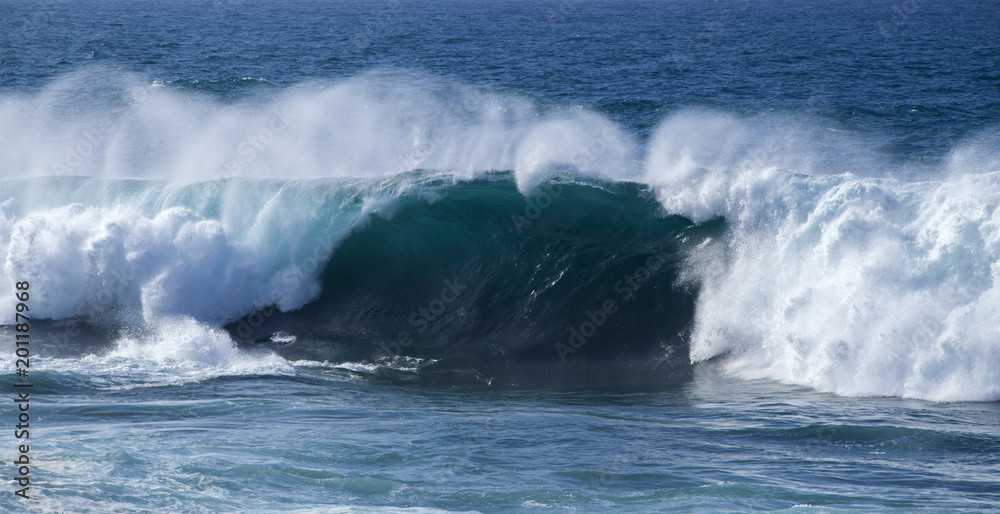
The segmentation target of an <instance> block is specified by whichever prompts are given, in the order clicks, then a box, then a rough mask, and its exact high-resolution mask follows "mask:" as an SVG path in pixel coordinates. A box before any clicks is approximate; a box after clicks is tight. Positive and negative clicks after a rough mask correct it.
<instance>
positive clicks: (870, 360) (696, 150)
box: [647, 115, 1000, 400]
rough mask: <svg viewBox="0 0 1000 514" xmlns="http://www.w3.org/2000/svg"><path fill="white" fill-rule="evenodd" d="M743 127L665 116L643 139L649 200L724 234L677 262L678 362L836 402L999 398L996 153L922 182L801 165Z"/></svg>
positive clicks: (967, 159)
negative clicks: (682, 312)
mask: <svg viewBox="0 0 1000 514" xmlns="http://www.w3.org/2000/svg"><path fill="white" fill-rule="evenodd" d="M755 121H756V120H742V121H740V120H734V119H731V118H725V117H718V116H708V117H698V116H691V115H684V116H679V117H675V118H671V119H669V120H667V121H666V122H665V123H664V124H663V126H662V127H661V130H660V132H659V133H658V134H657V135H656V136H655V138H654V141H653V144H652V145H651V149H650V156H649V158H648V168H647V173H648V176H647V181H648V182H649V183H651V184H654V185H656V186H657V187H658V191H659V194H660V196H661V199H662V201H663V203H664V205H665V206H667V207H668V208H670V209H671V210H672V211H673V212H678V213H680V214H684V215H686V216H689V217H691V218H693V219H699V220H704V219H708V218H710V217H712V216H725V217H726V219H727V220H728V221H729V223H730V224H731V226H732V229H733V233H732V236H731V238H730V239H729V240H728V241H722V242H716V243H715V244H714V245H707V246H706V247H703V248H702V249H701V251H700V252H699V253H697V254H696V255H695V256H694V257H693V259H692V261H691V263H690V264H691V267H690V268H691V269H690V270H689V271H690V272H691V273H693V274H694V275H697V277H698V280H699V282H700V283H701V285H702V290H701V294H700V298H699V301H698V306H697V314H696V327H695V331H694V334H693V337H692V343H691V359H692V361H702V360H706V359H710V358H713V357H716V356H720V355H724V354H725V357H724V359H723V362H722V365H723V368H724V369H726V370H727V371H729V372H730V373H733V374H735V375H737V376H740V377H745V378H771V379H777V380H781V381H784V382H789V383H795V384H803V385H809V386H812V387H815V388H817V389H820V390H824V391H831V392H835V393H839V394H845V395H891V396H904V397H914V398H924V399H933V400H997V399H1000V332H998V330H1000V282H998V279H1000V210H998V206H1000V166H998V165H997V161H996V160H995V159H992V158H989V157H990V156H995V155H996V154H995V153H991V152H990V151H987V150H984V149H982V148H979V147H977V146H975V145H976V144H975V143H972V145H971V146H966V147H963V148H962V149H960V150H958V151H956V152H955V154H954V155H953V157H952V159H950V161H949V167H950V170H949V172H947V173H936V174H933V176H932V177H931V178H929V179H926V180H919V179H917V180H914V179H910V180H898V179H892V178H876V177H871V176H867V177H866V176H864V174H857V173H851V171H852V170H851V169H849V168H847V167H845V168H843V169H836V168H830V167H826V168H823V169H819V170H815V169H810V168H809V166H804V165H802V164H801V163H808V162H813V163H815V162H817V161H818V159H810V158H808V155H806V156H805V157H806V158H805V159H803V154H804V150H805V151H815V149H814V148H811V147H809V146H805V148H797V147H795V140H796V138H797V139H798V140H802V139H803V137H802V136H801V135H797V136H794V137H793V136H792V135H789V136H787V137H786V138H785V139H784V141H785V142H784V143H774V142H773V140H772V139H771V138H774V137H775V132H774V131H771V130H768V129H767V127H766V124H767V120H763V121H762V122H761V123H762V124H763V125H765V127H764V128H763V129H761V128H760V127H756V126H755ZM806 139H807V140H808V137H806ZM846 143H847V142H846V141H845V144H844V145H843V148H841V151H842V153H843V154H844V155H848V156H850V155H851V152H852V150H853V151H855V152H856V149H852V148H851V146H850V145H849V144H846ZM757 149H765V151H762V152H761V151H758V150H757ZM854 164H856V163H854ZM875 164H876V163H872V164H871V165H872V166H874V165H875ZM803 171H811V173H810V174H802V172H803ZM935 177H944V178H935ZM720 246H721V248H720Z"/></svg>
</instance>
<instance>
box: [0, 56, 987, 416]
mask: <svg viewBox="0 0 1000 514" xmlns="http://www.w3.org/2000/svg"><path fill="white" fill-rule="evenodd" d="M95 74H98V73H97V72H94V71H93V70H89V71H84V72H80V73H78V74H73V75H70V76H68V77H65V78H63V79H61V80H60V81H57V82H56V83H54V84H53V85H51V86H50V87H48V88H46V89H45V90H44V91H42V92H40V93H37V94H19V95H12V94H5V95H4V97H3V100H4V101H3V102H0V145H2V146H0V150H2V153H3V155H4V159H3V161H2V162H0V176H3V177H4V178H5V179H11V178H15V177H24V176H36V177H39V176H43V175H53V174H69V175H87V176H93V177H134V178H142V179H162V180H165V181H166V182H165V183H164V184H161V185H156V183H152V182H147V183H143V184H142V185H140V186H137V187H136V188H134V191H131V192H129V193H127V194H121V192H119V193H120V196H117V197H114V198H104V197H100V195H96V196H95V195H94V194H92V193H85V192H80V191H79V190H77V191H75V192H73V191H70V192H68V193H66V192H63V193H60V194H62V195H63V196H59V195H57V194H55V193H54V192H50V191H48V190H45V191H39V190H35V191H32V190H31V189H30V188H27V189H25V188H24V187H22V188H21V189H20V190H19V191H21V194H19V195H15V196H11V197H8V198H0V246H2V248H0V250H2V251H4V255H5V257H4V266H3V275H4V277H3V278H4V279H5V280H4V281H5V282H12V281H14V280H20V279H24V278H30V279H31V280H32V282H33V289H34V291H35V292H34V293H33V295H34V296H33V300H32V309H33V314H34V315H36V316H39V317H49V318H65V317H72V316H79V315H85V316H86V315H91V314H94V315H96V316H98V317H100V315H101V313H105V312H108V311H115V310H117V311H123V312H140V313H142V316H143V318H144V319H145V320H147V322H148V323H155V322H156V321H155V320H158V319H162V318H163V317H164V316H180V317H182V318H184V319H188V318H189V319H191V320H193V321H192V322H194V323H202V324H205V326H208V327H216V326H219V325H220V324H221V323H224V322H225V321H227V320H232V319H233V318H234V317H236V316H239V315H241V314H244V313H246V312H249V311H251V310H253V309H256V308H260V307H264V306H266V305H271V304H277V305H278V306H279V308H281V309H282V310H291V309H295V308H298V307H301V306H302V305H304V304H305V303H307V302H309V301H311V300H312V299H313V298H315V296H316V295H317V294H318V293H319V288H320V282H319V276H318V275H319V273H320V271H321V270H322V267H323V265H324V264H325V260H326V259H328V258H329V256H330V253H331V252H332V251H333V249H334V248H335V246H336V244H338V243H339V241H341V240H342V239H343V238H344V237H346V236H347V235H348V234H349V233H350V231H351V230H353V229H354V228H356V227H357V226H359V224H361V223H364V220H365V215H366V213H368V212H371V211H372V210H377V209H385V210H386V211H390V210H391V207H392V203H393V201H394V199H395V198H397V197H398V196H399V195H400V194H402V193H403V192H404V191H407V190H409V189H412V186H414V184H410V183H407V182H406V180H405V179H401V178H400V177H401V175H398V174H399V173H401V172H407V171H410V170H415V169H421V170H424V172H423V173H422V174H418V175H420V176H423V177H426V176H428V174H430V175H433V174H434V173H440V174H442V175H441V176H443V177H448V178H450V179H451V180H456V179H457V180H461V179H465V178H471V177H474V176H477V175H478V174H480V173H484V172H488V171H491V170H513V171H514V173H515V176H516V178H517V181H518V184H519V186H520V187H521V189H522V190H524V191H527V190H530V189H531V188H532V187H534V185H536V184H537V183H538V182H539V181H540V180H543V179H545V178H547V177H549V176H551V175H552V174H553V173H562V172H566V171H570V172H575V173H577V174H579V175H582V176H586V177H592V178H598V179H603V180H611V181H615V180H636V181H640V182H645V183H647V184H649V185H650V186H652V187H653V188H654V190H655V192H656V194H657V195H658V197H659V199H660V201H661V203H662V204H663V205H664V206H665V208H666V209H667V210H668V211H670V212H673V213H678V214H682V215H684V216H687V217H689V218H691V219H693V220H696V221H704V220H707V219H710V218H712V217H714V216H724V217H725V218H726V219H727V221H728V223H729V224H730V227H731V230H732V231H731V235H730V237H728V238H727V239H726V240H720V241H714V242H713V243H710V244H707V245H704V246H703V247H701V248H700V249H699V250H698V251H696V252H694V253H693V254H692V256H691V258H690V261H689V262H688V266H687V268H688V270H687V273H688V275H689V277H691V278H692V279H693V280H696V281H698V283H699V284H700V286H701V293H700V297H699V299H698V305H697V313H696V326H695V329H694V332H693V334H692V344H691V358H692V360H693V361H702V360H707V359H711V358H714V357H718V356H723V355H724V357H723V361H722V362H723V367H724V368H725V369H726V370H727V371H728V372H730V373H733V374H735V375H737V376H741V377H748V378H770V379H777V380H781V381H785V382H790V383H796V384H804V385H809V386H812V387H815V388H818V389H821V390H825V391H833V392H836V393H839V394H847V395H898V396H906V397H915V398H927V399H935V400H997V399H1000V375H998V374H1000V371H998V370H1000V341H998V339H1000V335H998V328H997V327H1000V288H998V286H997V285H996V284H997V278H998V274H1000V213H998V205H1000V157H998V155H1000V154H998V153H997V150H996V149H997V148H998V147H1000V146H998V145H997V141H998V137H997V134H996V133H994V132H990V133H985V134H981V135H979V136H977V137H975V138H972V139H970V140H969V141H968V142H967V143H966V144H964V145H960V146H959V147H957V148H956V149H955V150H954V151H953V152H952V153H951V155H950V156H949V158H948V159H947V160H946V162H945V163H943V164H942V165H941V166H939V167H938V168H937V169H931V168H930V167H928V166H924V167H923V168H919V169H914V168H912V167H905V166H902V165H899V164H893V163H890V162H884V161H883V160H880V158H877V157H875V156H877V155H878V152H877V151H875V148H876V147H877V145H878V142H877V141H865V140H863V139H862V138H860V137H856V136H850V135H849V134H844V133H842V132H835V131H830V130H825V129H822V128H820V127H821V123H817V122H813V121H810V120H807V119H799V118H795V117H791V116H778V115H772V116H763V117H758V118H753V119H741V118H737V117H734V116H728V115H723V114H719V113H712V112H703V111H690V112H683V113H679V114H675V115H673V116H670V117H669V118H667V119H666V120H665V121H664V122H663V123H662V125H661V126H660V128H659V129H658V130H657V132H656V133H655V134H654V135H653V137H652V138H651V140H650V142H649V144H648V147H647V148H646V149H645V156H644V157H643V156H642V152H643V150H641V149H640V146H639V144H638V143H637V142H636V140H635V139H634V138H633V137H632V136H630V135H629V134H628V133H627V131H625V130H623V129H622V128H621V127H619V126H617V125H616V124H615V123H613V122H612V121H611V120H609V119H608V118H606V117H604V116H602V115H600V114H597V113H595V112H592V111H589V110H587V109H583V108H576V107H572V108H565V107H563V108H554V107H552V108H549V107H542V106H541V105H539V103H538V102H534V101H531V100H530V99H528V98H524V97H520V96H516V95H504V94H495V93H487V92H482V91H479V90H476V89H474V88H470V87H466V86H461V85H455V84H451V83H447V82H445V81H442V80H438V79H434V78H429V77H427V76H421V75H407V74H399V73H393V72H375V73H368V74H364V75H361V76H358V77H354V78H350V79H346V80H342V81H339V82H332V83H315V84H302V85H299V86H297V87H295V88H290V89H288V90H287V91H286V92H284V93H281V94H278V95H276V96H274V97H270V98H254V99H248V100H240V101H236V102H223V101H220V100H213V99H209V98H208V97H206V96H203V95H198V94H192V93H183V92H178V91H176V90H173V89H171V88H170V87H152V86H150V85H149V84H148V83H146V82H144V81H142V80H140V79H138V78H136V77H134V76H127V75H120V74H119V75H116V74H108V76H107V77H110V78H107V77H105V76H103V75H102V76H101V78H100V80H95ZM95 84H98V85H97V86H95ZM227 177H257V178H261V179H267V178H278V179H282V180H281V181H277V182H275V181H271V182H268V181H267V180H263V181H261V182H259V183H256V182H252V181H249V182H248V181H235V182H234V181H216V182H209V183H206V185H204V188H203V189H198V188H196V187H191V186H189V185H188V186H185V185H184V184H186V183H190V182H192V181H200V180H208V179H221V178H227ZM321 177H322V178H331V177H332V178H334V179H336V180H341V182H331V183H330V184H327V185H320V184H318V183H316V182H315V180H310V181H308V183H306V182H303V183H296V182H294V181H291V182H289V181H287V179H290V178H293V179H294V178H308V179H317V178H321ZM345 177H354V178H352V179H350V180H347V179H345ZM388 177H394V178H391V179H390V178H388ZM345 180H346V181H345ZM414 180H420V178H419V177H418V178H416V179H414ZM365 181H367V182H365ZM11 184H13V182H11ZM11 187H13V186H11ZM19 187H20V186H19ZM213 188H215V189H213ZM220 191H221V192H220ZM86 195H90V196H88V197H85V196H86ZM36 286H37V287H36ZM5 294H7V293H5ZM122 348H126V346H123V347H122ZM195 353H197V352H195ZM208 357H209V356H207V355H206V358H208Z"/></svg>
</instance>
